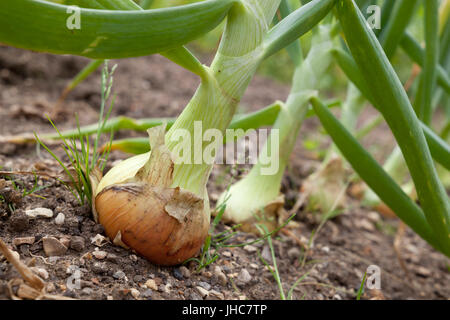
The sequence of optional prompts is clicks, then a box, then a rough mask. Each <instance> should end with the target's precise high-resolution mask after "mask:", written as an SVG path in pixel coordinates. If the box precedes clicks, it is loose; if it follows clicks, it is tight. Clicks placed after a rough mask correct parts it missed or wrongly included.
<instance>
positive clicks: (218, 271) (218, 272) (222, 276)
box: [214, 266, 228, 286]
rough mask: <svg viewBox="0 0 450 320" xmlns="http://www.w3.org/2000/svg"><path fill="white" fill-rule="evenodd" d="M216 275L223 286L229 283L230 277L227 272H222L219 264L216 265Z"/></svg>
mask: <svg viewBox="0 0 450 320" xmlns="http://www.w3.org/2000/svg"><path fill="white" fill-rule="evenodd" d="M214 275H215V276H216V277H217V280H219V283H220V284H221V285H222V286H226V284H227V283H228V278H227V276H226V275H225V273H223V272H222V270H221V269H220V267H219V266H216V267H215V268H214Z"/></svg>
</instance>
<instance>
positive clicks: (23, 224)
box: [9, 211, 30, 232]
mask: <svg viewBox="0 0 450 320" xmlns="http://www.w3.org/2000/svg"><path fill="white" fill-rule="evenodd" d="M9 221H10V227H11V229H12V230H13V231H17V232H21V231H25V230H26V229H28V227H29V226H30V224H29V221H30V218H29V217H28V216H27V215H26V214H25V213H23V211H17V212H14V213H13V215H12V216H11V218H10V219H9Z"/></svg>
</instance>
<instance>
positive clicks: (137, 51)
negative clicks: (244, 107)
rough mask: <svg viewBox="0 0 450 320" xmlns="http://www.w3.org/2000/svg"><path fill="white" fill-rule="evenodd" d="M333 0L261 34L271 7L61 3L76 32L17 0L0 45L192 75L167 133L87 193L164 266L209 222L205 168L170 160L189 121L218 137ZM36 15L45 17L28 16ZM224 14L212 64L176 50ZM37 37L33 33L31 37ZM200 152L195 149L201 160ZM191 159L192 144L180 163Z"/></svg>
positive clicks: (57, 9)
mask: <svg viewBox="0 0 450 320" xmlns="http://www.w3.org/2000/svg"><path fill="white" fill-rule="evenodd" d="M334 2H335V1H333V0H315V1H311V2H310V3H309V4H308V5H305V6H302V7H301V8H300V9H299V10H297V11H295V12H293V13H292V14H291V15H289V16H288V17H286V18H285V19H284V20H283V21H282V22H281V23H279V24H277V25H276V26H275V27H273V28H270V23H271V21H272V19H273V16H274V15H275V12H276V10H277V9H278V6H279V3H280V1H273V0H260V1H255V0H208V1H203V2H200V3H195V4H191V5H184V6H179V7H172V8H166V9H155V10H142V8H140V7H139V6H138V5H137V4H135V3H134V2H133V1H131V0H129V1H128V0H120V1H119V0H117V1H114V0H102V1H89V0H84V1H82V0H80V1H67V3H69V4H78V5H79V6H80V7H81V8H80V9H79V13H80V17H81V19H80V21H81V24H82V26H81V28H80V29H74V30H68V28H66V27H65V26H66V20H67V13H66V12H67V9H68V7H67V6H66V5H60V4H54V3H50V2H44V1H39V0H23V1H16V2H13V3H12V4H8V5H7V6H8V8H7V10H6V8H5V6H6V4H5V3H4V2H2V3H1V4H0V30H1V31H0V41H2V42H4V43H6V44H9V45H13V46H17V47H20V48H25V49H32V50H36V51H46V52H50V53H56V54H74V55H81V56H86V57H90V58H93V59H110V58H125V57H133V56H140V55H148V54H153V53H160V54H163V55H164V56H166V57H168V58H169V59H171V60H172V61H174V62H176V63H178V64H179V65H181V66H182V67H184V68H186V69H187V70H190V71H192V72H193V73H195V74H197V75H198V76H199V77H200V78H201V84H200V86H199V88H198V89H197V91H196V93H195V95H194V97H193V98H192V100H191V101H190V102H189V104H188V105H187V106H186V108H185V109H184V111H183V112H182V113H181V115H180V116H179V117H178V118H177V120H176V121H175V122H174V123H173V125H172V126H171V128H170V129H169V130H168V132H167V133H165V127H164V126H159V127H154V128H152V129H150V131H149V135H150V145H151V147H152V148H151V149H152V150H151V152H149V153H145V154H142V155H139V156H136V157H133V158H130V159H128V160H125V161H123V162H121V163H120V164H119V165H117V166H116V167H114V168H113V169H111V170H110V171H109V172H108V173H107V174H106V175H105V176H104V177H103V178H102V179H101V181H99V183H98V186H96V185H95V184H94V186H93V190H95V192H94V199H95V200H94V201H93V207H94V208H93V209H94V212H96V215H98V220H99V221H100V223H102V224H103V225H104V227H105V230H106V233H107V235H108V236H109V237H110V238H111V239H113V240H114V242H115V243H118V244H122V245H124V246H128V247H131V248H133V249H134V250H136V251H137V252H138V253H140V254H142V255H143V256H145V257H147V258H148V259H149V260H151V261H152V262H155V263H158V264H164V265H170V264H177V263H180V262H182V261H184V260H185V259H187V258H190V257H192V256H193V255H195V254H196V253H197V252H198V250H199V249H200V247H201V246H202V243H203V241H204V239H205V237H206V235H207V232H208V227H209V221H210V214H209V201H208V195H207V192H206V182H207V180H208V177H209V174H210V171H211V167H212V164H210V163H202V162H200V163H192V162H185V163H183V162H182V163H178V162H175V157H176V156H180V155H179V154H177V150H176V148H177V145H178V142H179V139H180V138H187V137H192V136H194V129H195V123H196V122H197V121H200V122H201V125H202V128H203V130H207V129H210V128H214V129H218V130H219V131H221V132H224V130H225V129H226V128H227V127H228V125H229V123H230V122H231V120H232V118H233V115H234V113H235V111H236V106H237V105H238V103H239V100H240V98H241V97H242V95H243V93H244V92H245V89H246V87H247V86H248V84H249V82H250V80H251V78H252V76H253V75H254V73H255V71H256V69H257V67H258V66H259V64H260V63H261V62H262V61H263V60H264V59H265V58H268V57H269V56H271V55H272V54H274V53H275V52H277V51H279V50H280V49H282V48H283V47H285V46H287V45H289V44H290V43H291V42H292V41H294V40H295V39H297V38H298V37H299V36H301V35H302V34H304V33H306V32H307V31H308V30H310V29H311V28H312V27H313V26H314V25H316V24H317V23H318V22H319V21H320V20H321V19H322V18H323V17H324V16H325V15H326V14H327V13H328V12H329V11H330V10H331V8H332V7H333V5H334ZM11 6H12V7H11ZM98 9H103V10H98ZM36 14H39V15H40V16H45V17H46V19H33V18H32V17H31V16H30V15H33V17H34V16H35V15H36ZM225 17H226V18H227V23H226V27H225V30H224V33H223V36H222V40H221V44H220V46H219V49H218V52H217V54H216V56H215V58H214V60H213V62H212V64H211V66H210V67H207V66H204V65H202V64H201V63H200V62H199V61H198V60H197V59H196V58H195V56H194V55H193V54H192V53H191V52H189V51H188V50H187V49H186V48H184V47H183V45H184V44H186V43H187V42H189V41H191V40H193V39H195V38H196V37H198V36H200V35H202V34H203V33H205V32H207V31H209V30H211V29H213V28H214V27H216V26H217V25H218V24H219V23H220V22H221V21H222V20H223V19H224V18H225ZM36 30H38V31H40V32H41V36H39V37H36V36H34V33H35V32H36ZM180 132H182V133H183V134H182V135H181V136H180V135H179V133H180ZM206 147H207V144H206V143H203V144H202V145H201V150H200V152H201V153H202V154H203V151H204V149H205V148H206ZM198 152H199V150H196V149H195V146H194V142H193V141H191V148H190V151H189V152H188V153H189V154H188V156H190V158H191V159H192V158H194V157H196V156H197V155H196V154H197V153H198ZM184 156H187V155H184ZM138 222H139V223H138Z"/></svg>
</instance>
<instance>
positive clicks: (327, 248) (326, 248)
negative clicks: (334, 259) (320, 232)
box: [322, 246, 330, 253]
mask: <svg viewBox="0 0 450 320" xmlns="http://www.w3.org/2000/svg"><path fill="white" fill-rule="evenodd" d="M322 251H323V252H325V253H328V252H330V247H327V246H325V247H322Z"/></svg>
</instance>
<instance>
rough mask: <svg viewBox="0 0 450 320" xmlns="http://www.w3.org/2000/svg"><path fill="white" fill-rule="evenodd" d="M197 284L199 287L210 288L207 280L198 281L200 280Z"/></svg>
mask: <svg viewBox="0 0 450 320" xmlns="http://www.w3.org/2000/svg"><path fill="white" fill-rule="evenodd" d="M198 285H199V286H200V287H202V288H204V289H206V290H209V289H211V285H210V284H209V283H207V282H204V281H200V282H199V283H198Z"/></svg>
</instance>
